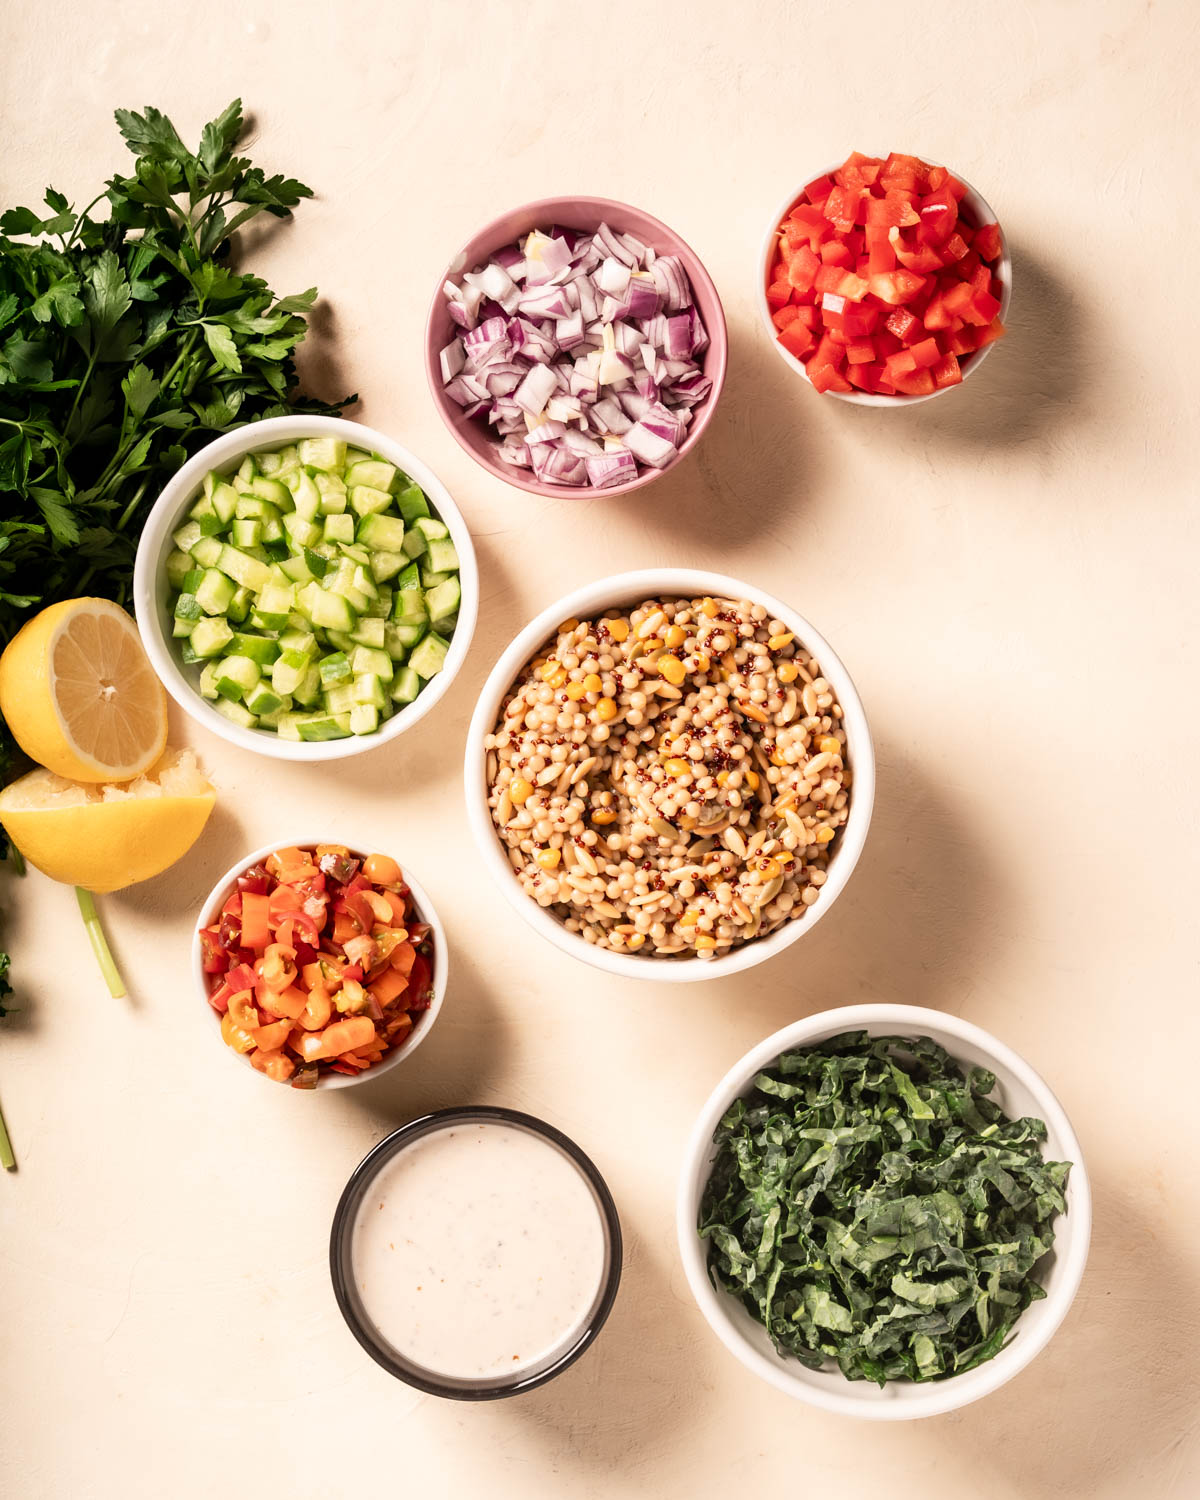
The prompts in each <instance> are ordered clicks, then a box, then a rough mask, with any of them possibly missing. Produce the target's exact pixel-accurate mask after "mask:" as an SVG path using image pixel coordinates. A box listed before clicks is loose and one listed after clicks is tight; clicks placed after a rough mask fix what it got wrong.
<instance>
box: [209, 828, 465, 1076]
mask: <svg viewBox="0 0 1200 1500" xmlns="http://www.w3.org/2000/svg"><path fill="white" fill-rule="evenodd" d="M317 844H341V845H342V846H343V847H344V848H347V849H349V851H350V853H351V855H352V856H353V857H354V858H355V859H359V860H361V859H365V858H366V856H367V855H368V854H386V853H387V852H388V851H387V850H386V849H381V848H380V847H379V845H378V844H374V843H372V844H363V845H358V844H351V843H349V842H348V841H347V840H346V839H345V838H341V837H339V836H338V835H336V834H326V833H323V834H321V835H320V836H319V837H314V836H312V835H309V836H308V837H306V838H280V839H276V840H275V841H274V842H273V843H270V844H264V845H263V847H262V848H261V849H255V850H254V851H253V852H252V853H250V854H247V855H244V856H243V857H242V858H241V859H239V860H238V862H237V864H235V865H232V866H231V867H230V868H229V869H228V870H226V871H225V873H224V875H222V876H221V878H220V880H218V881H217V883H216V885H214V886H213V888H212V890H211V891H210V892H209V896H208V899H207V900H206V901H205V903H204V905H203V906H202V907H201V908H200V916H199V918H198V919H197V921H196V927H195V930H194V931H193V933H192V977H193V979H194V980H195V983H196V990H197V993H198V994H199V996H200V1000H201V1003H202V1004H203V1006H204V1015H205V1017H206V1018H207V1026H206V1029H207V1030H208V1032H209V1033H210V1034H211V1035H212V1036H213V1037H215V1038H216V1042H217V1046H218V1047H219V1048H220V1049H221V1051H222V1052H224V1053H226V1054H227V1055H228V1056H230V1057H234V1058H236V1059H237V1060H238V1061H239V1062H240V1063H241V1064H242V1066H243V1067H244V1068H245V1069H246V1070H247V1072H250V1073H254V1074H255V1075H256V1076H257V1077H259V1078H266V1074H265V1073H259V1072H258V1069H257V1068H255V1067H253V1066H252V1065H251V1062H250V1059H249V1057H247V1056H246V1055H245V1054H244V1053H240V1052H234V1050H233V1048H232V1047H227V1046H226V1045H225V1042H224V1040H223V1039H222V1036H221V1018H220V1016H219V1015H217V1013H216V1011H215V1010H214V1009H213V1008H212V1006H211V1005H210V1004H209V1002H208V997H209V983H208V981H209V978H210V976H209V975H207V974H206V973H205V972H204V958H203V954H202V953H201V950H200V931H201V929H202V928H204V927H211V926H213V925H214V923H216V922H217V921H218V920H219V919H220V915H221V908H222V907H223V906H224V905H225V903H226V901H227V900H228V899H229V897H230V896H231V895H232V894H233V892H234V891H235V890H236V889H237V878H238V876H239V875H242V874H244V873H245V872H246V871H247V870H248V869H249V868H250V867H251V865H256V864H258V863H259V862H260V861H262V860H264V859H266V858H267V856H268V855H269V854H274V852H275V851H276V849H290V848H296V849H309V848H313V847H315V846H316V845H317ZM392 858H393V859H395V855H393V856H392ZM397 863H398V864H399V865H400V870H401V873H402V874H403V876H404V883H405V884H406V885H407V886H408V888H409V890H410V891H411V892H412V895H413V906H414V909H415V910H416V912H417V914H418V916H419V917H420V919H421V921H422V922H427V923H428V924H429V926H430V928H431V930H432V932H433V964H432V967H431V970H430V976H429V979H430V983H431V984H432V986H433V999H432V1000H431V1001H430V1004H429V1008H428V1010H425V1011H422V1012H421V1013H420V1014H419V1016H418V1017H417V1019H416V1020H414V1021H413V1024H412V1030H411V1031H410V1032H409V1035H408V1040H407V1041H406V1042H405V1043H404V1045H403V1046H402V1047H399V1048H395V1049H393V1050H392V1051H391V1052H389V1053H388V1054H387V1055H386V1056H385V1057H384V1059H383V1061H382V1062H378V1063H376V1064H375V1066H374V1067H372V1068H366V1069H365V1070H364V1071H363V1072H361V1073H356V1074H354V1075H353V1076H351V1075H350V1074H349V1073H329V1072H325V1073H322V1074H321V1075H320V1077H319V1078H318V1079H317V1089H318V1090H320V1089H348V1088H352V1087H353V1086H354V1085H355V1084H356V1083H365V1082H369V1081H370V1080H371V1079H374V1078H381V1077H382V1076H383V1074H384V1073H388V1072H390V1071H391V1069H392V1068H395V1067H398V1066H399V1065H400V1064H401V1063H402V1062H404V1061H405V1060H406V1059H407V1058H409V1057H411V1056H412V1055H413V1053H414V1052H415V1051H416V1050H417V1048H418V1047H419V1046H420V1045H421V1043H422V1042H423V1041H424V1040H425V1038H426V1037H427V1036H428V1035H429V1033H430V1032H431V1031H432V1030H433V1023H434V1022H435V1021H436V1020H437V1018H438V1015H439V1014H440V1012H441V1009H442V1001H443V1000H444V999H445V998H446V976H447V973H448V972H449V967H450V964H449V951H448V949H447V947H446V929H445V928H444V927H443V926H442V922H441V918H440V917H439V916H438V914H437V912H436V911H435V910H434V908H433V902H432V901H431V900H430V899H429V895H428V893H427V892H426V890H425V887H424V886H423V885H421V884H420V883H419V882H418V881H417V880H415V879H414V878H413V875H412V872H411V871H410V869H409V867H408V866H407V865H406V864H404V863H403V861H400V860H397ZM272 1081H273V1080H271V1079H267V1082H272ZM275 1087H276V1088H278V1087H280V1085H279V1084H276V1085H275ZM294 1092H296V1093H313V1092H315V1091H314V1090H312V1089H303V1090H299V1089H298V1090H294Z"/></svg>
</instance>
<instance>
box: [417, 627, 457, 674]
mask: <svg viewBox="0 0 1200 1500" xmlns="http://www.w3.org/2000/svg"><path fill="white" fill-rule="evenodd" d="M449 649H450V642H449V641H445V640H443V639H442V637H441V636H440V635H438V634H436V633H435V632H434V631H430V632H429V634H428V635H427V636H426V637H425V639H424V640H423V641H422V642H421V643H420V644H419V645H418V646H417V647H416V648H415V649H414V650H413V653H412V655H411V656H410V657H409V659H408V664H409V666H410V667H411V668H412V669H413V671H414V672H416V673H418V674H419V675H420V676H421V677H423V678H425V680H426V681H427V682H428V680H429V679H430V678H431V677H436V676H437V674H438V673H439V672H440V671H441V670H442V668H443V667H444V666H445V664H446V653H447V651H449Z"/></svg>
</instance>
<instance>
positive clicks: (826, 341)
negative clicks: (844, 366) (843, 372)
mask: <svg viewBox="0 0 1200 1500" xmlns="http://www.w3.org/2000/svg"><path fill="white" fill-rule="evenodd" d="M845 358H846V351H845V349H844V348H841V347H839V345H838V343H837V340H836V339H834V338H833V337H831V335H830V334H829V333H824V334H822V335H821V342H820V343H819V344H818V345H817V350H816V353H815V354H814V355H813V363H814V364H818V365H835V366H837V365H841V363H842V361H843V360H844V359H845Z"/></svg>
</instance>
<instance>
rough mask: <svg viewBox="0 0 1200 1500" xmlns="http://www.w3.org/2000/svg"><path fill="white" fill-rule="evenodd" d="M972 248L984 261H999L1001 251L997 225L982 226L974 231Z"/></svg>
mask: <svg viewBox="0 0 1200 1500" xmlns="http://www.w3.org/2000/svg"><path fill="white" fill-rule="evenodd" d="M972 248H973V249H975V250H978V252H979V254H980V255H981V256H982V257H983V258H984V260H999V259H1000V251H1001V249H1002V242H1001V238H1000V226H999V224H982V225H981V226H980V227H979V228H978V229H977V230H976V231H975V238H974V240H973V241H972Z"/></svg>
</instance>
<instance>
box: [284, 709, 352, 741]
mask: <svg viewBox="0 0 1200 1500" xmlns="http://www.w3.org/2000/svg"><path fill="white" fill-rule="evenodd" d="M295 724H296V728H297V730H298V731H299V734H300V738H301V739H302V740H316V741H319V740H344V739H346V738H347V737H348V735H349V733H350V715H349V714H336V715H335V714H300V715H298V716H297V718H296V720H295Z"/></svg>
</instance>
